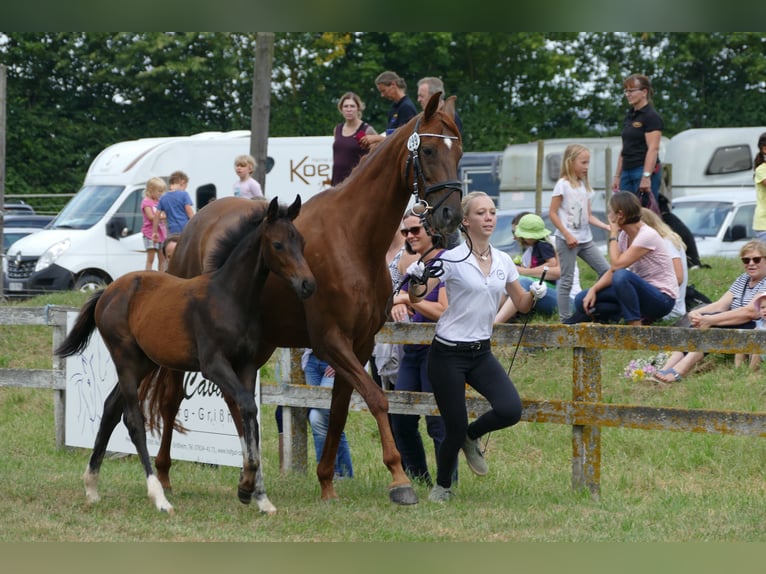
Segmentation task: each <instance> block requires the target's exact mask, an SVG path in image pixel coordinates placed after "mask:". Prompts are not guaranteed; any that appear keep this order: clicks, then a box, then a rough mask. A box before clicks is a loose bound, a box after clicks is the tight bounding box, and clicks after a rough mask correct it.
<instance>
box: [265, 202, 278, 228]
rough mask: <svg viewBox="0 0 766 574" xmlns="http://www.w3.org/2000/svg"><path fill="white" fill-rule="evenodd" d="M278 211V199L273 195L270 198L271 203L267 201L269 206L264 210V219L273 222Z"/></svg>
mask: <svg viewBox="0 0 766 574" xmlns="http://www.w3.org/2000/svg"><path fill="white" fill-rule="evenodd" d="M278 213H279V200H278V198H276V197H275V198H274V199H272V200H271V203H269V208H268V209H267V210H266V219H267V220H268V221H269V223H273V222H274V221H275V220H276V219H277V214H278Z"/></svg>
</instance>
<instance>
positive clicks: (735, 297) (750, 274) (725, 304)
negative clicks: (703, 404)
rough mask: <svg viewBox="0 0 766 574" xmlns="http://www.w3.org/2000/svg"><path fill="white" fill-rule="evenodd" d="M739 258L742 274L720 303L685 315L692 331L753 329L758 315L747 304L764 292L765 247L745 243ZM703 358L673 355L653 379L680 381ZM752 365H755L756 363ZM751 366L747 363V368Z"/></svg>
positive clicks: (668, 381)
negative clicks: (743, 270) (742, 267)
mask: <svg viewBox="0 0 766 574" xmlns="http://www.w3.org/2000/svg"><path fill="white" fill-rule="evenodd" d="M739 254H740V257H741V258H742V263H743V264H744V266H745V272H744V273H742V274H741V275H740V276H739V277H737V279H736V280H735V281H734V283H732V284H731V286H730V287H729V289H728V290H727V291H726V293H724V294H723V295H721V297H720V299H718V300H717V301H713V302H712V303H710V304H708V305H704V306H702V307H697V308H696V309H694V310H693V311H689V314H688V317H689V322H690V323H691V326H692V328H698V329H707V328H709V327H726V328H730V329H753V328H754V327H755V320H756V319H758V317H759V314H758V311H757V310H756V309H755V307H753V306H752V305H750V302H751V301H752V300H753V297H754V296H755V295H756V294H757V293H760V292H761V291H766V243H764V242H763V241H759V240H757V239H753V240H752V241H748V242H747V243H745V245H743V246H742V249H740V252H739ZM704 356H705V354H704V353H700V352H697V351H694V352H689V353H682V352H681V351H675V352H673V353H672V354H671V355H670V357H669V358H668V360H667V362H666V363H665V365H663V367H662V369H660V371H659V372H658V373H656V374H655V375H654V378H655V380H657V381H659V382H662V383H672V382H676V381H680V380H681V378H682V377H683V376H685V375H687V374H689V372H690V371H691V369H692V367H694V365H696V364H697V363H698V362H699V361H700V360H701V359H702V357H704ZM755 356H756V357H757V355H755ZM753 362H757V359H754V360H753ZM754 366H755V365H754V364H753V363H751V367H754Z"/></svg>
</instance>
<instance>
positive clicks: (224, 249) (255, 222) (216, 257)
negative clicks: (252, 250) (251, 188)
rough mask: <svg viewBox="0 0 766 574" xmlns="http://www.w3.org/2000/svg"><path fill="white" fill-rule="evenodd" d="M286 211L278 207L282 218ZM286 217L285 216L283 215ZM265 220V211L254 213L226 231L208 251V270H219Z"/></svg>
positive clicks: (242, 218) (244, 216) (245, 216)
mask: <svg viewBox="0 0 766 574" xmlns="http://www.w3.org/2000/svg"><path fill="white" fill-rule="evenodd" d="M286 212H287V209H286V208H284V209H283V208H282V207H281V206H280V210H279V215H280V217H282V216H283V213H286ZM285 217H286V215H285ZM264 219H266V211H265V210H264V211H263V212H261V213H259V212H256V213H255V214H253V215H252V216H248V215H243V216H242V217H241V218H240V220H239V222H237V224H236V225H234V226H232V227H230V228H229V229H227V230H226V233H224V234H223V235H222V236H221V238H220V239H219V240H218V242H217V243H216V244H215V246H214V247H213V248H212V250H211V251H210V255H208V257H207V260H208V264H209V269H211V270H212V269H220V268H221V267H223V264H224V263H226V260H227V259H228V258H229V256H230V255H231V254H232V253H233V252H234V250H235V249H236V248H237V246H238V245H240V244H241V243H242V241H243V240H244V239H245V238H246V237H248V236H249V235H250V234H251V233H255V232H256V231H258V230H259V229H260V228H261V223H263V220H264Z"/></svg>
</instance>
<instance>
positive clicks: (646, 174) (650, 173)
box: [641, 171, 652, 177]
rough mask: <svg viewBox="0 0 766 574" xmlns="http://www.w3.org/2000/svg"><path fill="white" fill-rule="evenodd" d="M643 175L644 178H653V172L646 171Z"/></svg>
mask: <svg viewBox="0 0 766 574" xmlns="http://www.w3.org/2000/svg"><path fill="white" fill-rule="evenodd" d="M641 175H642V176H644V177H652V172H651V171H645V172H644V173H642V174H641Z"/></svg>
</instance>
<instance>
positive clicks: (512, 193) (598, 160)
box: [498, 137, 669, 211]
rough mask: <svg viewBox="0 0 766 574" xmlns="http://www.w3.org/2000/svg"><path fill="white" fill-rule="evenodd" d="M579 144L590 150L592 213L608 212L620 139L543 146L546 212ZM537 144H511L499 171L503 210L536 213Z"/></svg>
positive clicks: (542, 201)
mask: <svg viewBox="0 0 766 574" xmlns="http://www.w3.org/2000/svg"><path fill="white" fill-rule="evenodd" d="M668 142H669V140H668V138H665V137H663V138H662V141H661V143H660V160H661V161H664V158H665V150H666V148H667V146H668ZM572 143H578V144H582V145H584V146H585V147H587V148H588V149H590V152H591V157H590V169H589V170H588V179H589V180H590V185H591V187H592V188H593V190H594V191H595V192H596V196H595V197H594V200H593V209H596V210H599V211H605V210H606V206H605V197H606V194H605V191H606V189H607V186H610V188H611V185H612V179H613V176H614V171H615V169H616V168H617V158H618V157H619V155H620V151H621V150H622V139H621V138H620V137H608V138H563V139H547V140H543V142H542V148H543V151H542V165H541V171H540V189H541V194H540V199H539V201H540V206H541V208H542V210H544V211H547V209H548V206H549V205H550V203H551V193H552V192H553V186H555V185H556V182H557V181H558V179H559V174H560V170H561V159H562V157H563V155H564V150H565V149H566V147H567V146H568V145H569V144H572ZM537 165H538V142H530V143H525V144H511V145H509V146H507V147H506V148H505V152H504V153H503V161H502V165H501V171H500V202H499V204H498V208H500V209H514V210H522V209H529V210H533V209H535V207H536V205H535V202H536V200H537V196H536V193H537V188H538V181H537V179H538V176H537V174H538V169H537Z"/></svg>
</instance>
